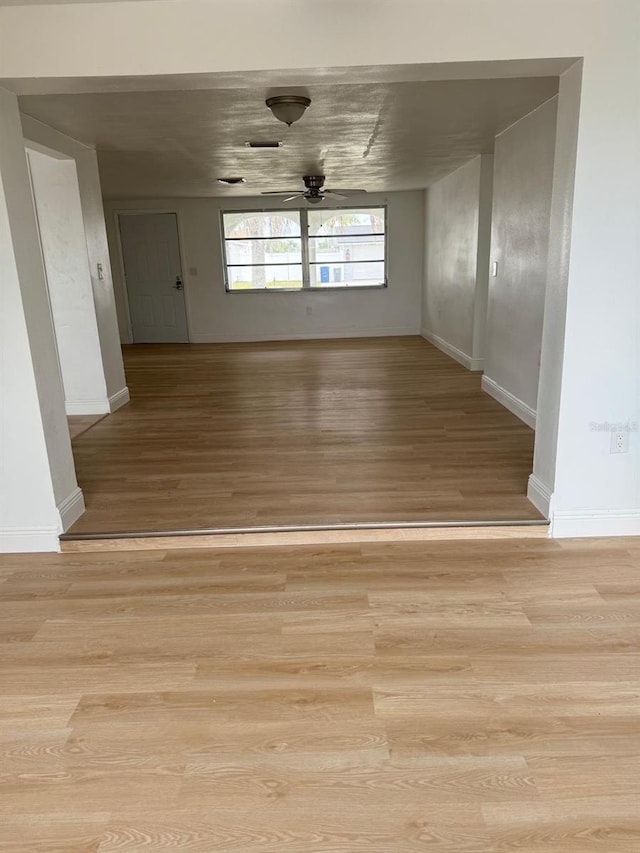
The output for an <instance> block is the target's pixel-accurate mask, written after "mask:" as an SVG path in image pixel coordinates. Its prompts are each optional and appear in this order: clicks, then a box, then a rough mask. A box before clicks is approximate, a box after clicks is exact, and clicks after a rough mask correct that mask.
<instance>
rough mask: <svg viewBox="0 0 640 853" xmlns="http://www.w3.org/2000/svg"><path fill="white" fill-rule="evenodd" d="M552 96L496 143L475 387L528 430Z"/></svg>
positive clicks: (543, 272)
mask: <svg viewBox="0 0 640 853" xmlns="http://www.w3.org/2000/svg"><path fill="white" fill-rule="evenodd" d="M557 100H558V99H557V97H555V98H552V99H551V100H550V101H547V102H546V103H545V104H543V105H542V106H540V107H538V109H536V110H534V111H533V112H532V113H529V115H527V116H525V117H524V118H522V119H521V120H520V121H518V122H516V123H515V124H514V125H512V126H511V127H509V128H508V129H507V130H505V131H504V132H503V133H501V134H499V135H498V136H497V137H496V142H495V151H494V161H493V163H494V171H493V216H492V224H491V263H492V264H494V263H497V265H498V266H497V275H495V276H494V275H491V276H490V278H489V302H488V306H487V329H486V355H485V368H484V369H485V375H484V377H483V388H484V389H485V390H486V391H488V392H489V393H490V394H492V395H493V396H495V397H496V398H497V399H498V400H500V401H501V402H502V403H504V404H505V405H506V406H507V407H508V408H510V409H511V411H513V412H514V414H517V415H518V416H519V417H521V418H522V419H523V420H524V421H525V422H526V423H529V425H530V426H534V425H535V411H536V403H537V397H538V374H539V370H540V353H541V347H542V321H543V315H544V300H545V289H546V284H547V257H548V254H549V216H550V212H551V191H552V185H553V163H554V152H555V142H556V113H557Z"/></svg>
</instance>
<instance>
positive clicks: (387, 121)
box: [20, 69, 558, 198]
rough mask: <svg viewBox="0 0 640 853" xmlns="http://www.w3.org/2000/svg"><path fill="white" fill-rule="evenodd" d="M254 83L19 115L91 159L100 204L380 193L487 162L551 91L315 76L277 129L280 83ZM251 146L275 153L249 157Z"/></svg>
mask: <svg viewBox="0 0 640 853" xmlns="http://www.w3.org/2000/svg"><path fill="white" fill-rule="evenodd" d="M543 73H544V72H543ZM262 81H263V82H262V85H258V83H257V81H256V80H255V79H253V80H252V82H251V85H250V86H247V85H241V86H238V87H237V88H193V89H189V90H187V91H185V90H180V89H176V88H173V86H169V85H167V90H156V91H127V90H126V86H124V87H123V88H124V89H125V90H121V91H101V92H91V93H89V92H87V93H82V92H80V93H69V92H67V93H63V94H46V95H41V94H36V95H22V96H20V107H21V110H22V111H23V112H24V113H27V114H28V115H30V116H33V117H34V118H37V119H39V120H41V121H44V122H45V123H47V124H49V125H51V126H53V127H55V128H57V129H59V130H61V131H62V132H64V133H66V134H68V135H70V136H73V137H74V138H76V139H78V140H80V141H81V142H85V143H88V144H90V145H94V146H95V147H96V148H97V149H98V152H99V162H100V172H101V178H102V184H103V192H104V194H105V197H108V198H153V197H156V198H162V197H176V196H211V195H232V196H236V195H256V194H258V193H259V192H261V191H262V190H269V189H288V188H289V187H291V188H295V187H297V186H299V184H300V178H301V176H302V175H304V174H325V175H326V176H327V186H334V187H339V186H350V187H363V188H365V189H368V190H370V191H389V190H407V189H417V188H422V187H425V186H427V185H428V184H429V183H431V182H433V181H434V180H437V179H438V178H440V177H442V176H443V175H445V174H448V173H449V172H451V171H452V170H453V169H455V168H456V167H457V166H459V165H461V164H462V163H464V162H466V161H467V160H469V159H470V158H471V157H473V156H475V155H476V154H478V153H480V152H484V151H490V150H492V146H493V139H494V137H495V134H496V133H498V132H500V131H501V130H504V129H505V128H506V127H508V126H509V125H510V124H512V123H513V122H514V121H516V120H517V119H519V118H521V117H522V116H523V115H526V113H528V112H530V111H531V110H532V109H534V108H535V107H537V106H539V105H540V104H541V103H543V102H544V101H546V100H548V99H549V98H550V97H552V96H553V95H554V94H555V93H556V92H557V88H558V79H557V77H556V76H547V77H533V76H529V77H521V78H513V77H511V78H510V77H503V78H500V79H467V80H465V79H453V80H442V79H438V80H426V81H425V80H411V81H407V82H389V81H379V80H378V81H374V82H354V83H348V82H347V83H345V82H344V79H343V78H342V77H341V78H340V81H339V82H336V81H335V79H333V78H332V76H331V74H330V70H328V69H325V70H324V71H320V72H318V73H317V74H316V75H315V78H314V77H309V75H308V74H307V76H306V78H305V85H304V87H303V88H300V89H297V90H296V89H295V87H294V88H293V90H294V91H300V92H301V93H304V94H307V95H308V96H309V97H311V99H312V104H311V106H310V108H309V109H308V111H307V112H306V114H305V115H304V116H303V118H302V119H301V120H300V121H299V122H298V123H297V124H295V125H293V126H292V127H291V128H289V129H288V128H287V127H286V126H285V125H284V124H282V123H280V122H278V121H277V120H276V119H275V118H274V117H273V116H272V115H271V112H270V111H269V110H268V109H267V108H266V106H265V104H264V101H265V98H266V97H267V96H268V95H270V94H274V93H277V92H278V91H282V89H278V88H274V87H273V85H271V86H270V85H269V84H270V83H276V84H277V83H280V85H282V83H281V81H280V80H279V79H278V78H277V76H275V75H274V76H273V77H271V78H270V79H269V78H267V76H266V75H263V77H262ZM182 85H184V83H183V84H182ZM200 85H202V83H201V84H200ZM286 91H292V88H291V87H288V88H287V89H286ZM250 139H257V140H265V139H268V140H283V141H284V146H283V147H282V148H280V149H276V150H271V151H268V150H250V149H248V148H246V147H245V145H244V143H245V141H247V140H250ZM224 175H242V176H244V177H245V178H246V179H247V183H246V184H244V185H242V186H240V187H234V188H228V187H224V186H222V185H220V184H218V183H217V181H216V179H217V178H218V177H221V176H224Z"/></svg>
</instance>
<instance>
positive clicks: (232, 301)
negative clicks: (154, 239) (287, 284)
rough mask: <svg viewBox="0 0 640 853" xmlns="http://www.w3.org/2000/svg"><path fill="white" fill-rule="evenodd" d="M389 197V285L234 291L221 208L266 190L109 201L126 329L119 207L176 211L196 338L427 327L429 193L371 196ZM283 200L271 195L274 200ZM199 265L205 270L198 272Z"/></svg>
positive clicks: (243, 204) (256, 203) (241, 205)
mask: <svg viewBox="0 0 640 853" xmlns="http://www.w3.org/2000/svg"><path fill="white" fill-rule="evenodd" d="M382 203H387V204H388V229H389V236H388V269H387V274H388V281H389V286H388V287H387V288H385V289H381V290H361V291H356V290H355V289H354V290H346V289H345V290H344V291H329V292H321V291H313V292H309V291H305V292H297V293H274V292H273V291H270V292H266V293H263V292H259V293H256V292H254V293H247V292H237V293H226V292H225V288H224V278H223V268H222V251H221V240H220V210H221V209H227V210H232V209H239V210H244V209H251V208H252V207H254V208H264V207H265V200H264V198H257V199H251V198H241V199H231V200H230V199H224V200H223V199H220V198H210V199H200V198H191V199H159V200H145V201H130V200H127V201H111V200H109V201H106V202H105V213H106V217H107V226H108V229H109V244H110V248H111V257H112V267H113V275H114V286H115V289H116V295H117V299H118V316H119V318H120V330H121V335H122V339H123V341H125V342H128V341H130V340H131V338H130V332H129V326H128V321H127V306H126V296H125V291H124V287H123V282H122V275H121V266H120V264H121V261H120V254H119V248H118V239H117V232H116V218H115V212H116V211H118V210H158V211H164V212H167V211H176V212H177V214H178V223H179V231H180V243H181V254H182V263H183V273H184V281H185V297H186V304H187V316H188V323H189V336H190V340H191V341H192V342H193V343H205V342H209V341H253V340H274V339H279V338H284V339H286V338H317V337H332V336H336V337H337V336H354V337H357V336H359V335H362V336H366V335H415V334H417V333H418V331H419V328H420V298H421V297H420V288H421V281H422V251H423V241H422V237H423V221H424V201H423V193H422V192H403V193H389V194H388V195H385V196H380V195H377V194H371V195H368V196H366V204H368V205H375V204H382ZM278 204H281V203H273V202H271V201H269V202H268V205H269V206H270V207H272V208H274V207H277V206H278ZM193 268H195V269H196V270H197V275H191V274H190V273H189V270H190V269H193Z"/></svg>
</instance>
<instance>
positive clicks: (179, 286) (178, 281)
mask: <svg viewBox="0 0 640 853" xmlns="http://www.w3.org/2000/svg"><path fill="white" fill-rule="evenodd" d="M183 286H184V285H183V284H182V279H181V278H180V276H179V275H177V276H176V283H175V285H174V287H175V289H176V290H182V288H183Z"/></svg>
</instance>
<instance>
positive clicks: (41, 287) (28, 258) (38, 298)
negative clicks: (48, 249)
mask: <svg viewBox="0 0 640 853" xmlns="http://www.w3.org/2000/svg"><path fill="white" fill-rule="evenodd" d="M0 190H1V191H0V235H1V239H0V283H1V298H2V310H1V311H0V323H1V327H0V332H1V334H0V342H1V346H2V353H1V354H2V371H1V374H0V379H1V382H2V387H1V391H2V394H1V397H2V406H0V412H1V414H0V424H1V427H2V436H1V440H0V481H1V483H2V489H1V496H0V499H1V503H0V550H3V551H24V550H27V551H28V550H33V551H38V550H56V549H57V548H58V539H57V534H58V532H59V531H60V530H61V529H65V528H66V527H67V526H68V525H69V524H70V523H72V522H73V521H75V519H76V518H77V517H78V515H79V514H80V513H81V512H82V511H83V510H84V503H83V499H82V492H81V491H80V489H79V488H78V485H77V482H76V478H75V470H74V466H73V457H72V455H71V442H70V440H69V431H68V428H67V421H66V415H65V410H64V395H63V390H62V381H61V379H60V371H59V369H58V359H57V355H56V344H55V338H54V333H53V324H52V321H51V313H50V310H49V302H48V297H47V285H46V280H45V273H44V267H43V262H42V253H41V251H40V241H39V237H38V230H37V225H36V218H35V211H34V207H33V200H32V196H31V187H30V184H29V174H28V171H27V159H26V155H25V151H24V144H23V139H22V128H21V126H20V115H19V112H18V103H17V99H16V98H15V96H14V95H12V94H11V93H9V92H7V91H6V90H4V89H0Z"/></svg>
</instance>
